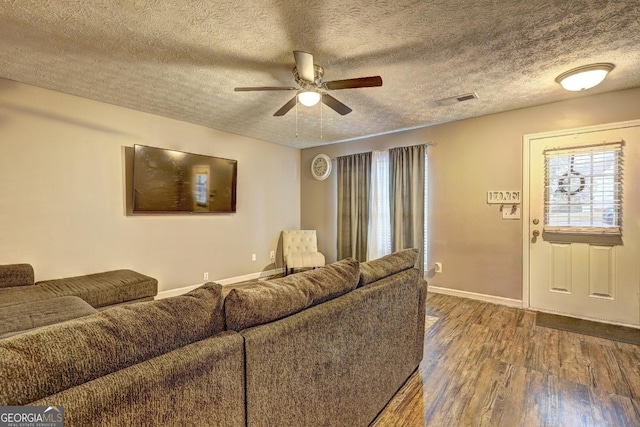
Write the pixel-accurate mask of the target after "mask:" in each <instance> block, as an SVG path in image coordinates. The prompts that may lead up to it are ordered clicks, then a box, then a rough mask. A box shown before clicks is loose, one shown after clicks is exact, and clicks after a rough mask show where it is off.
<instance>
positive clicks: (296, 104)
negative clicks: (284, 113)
mask: <svg viewBox="0 0 640 427" xmlns="http://www.w3.org/2000/svg"><path fill="white" fill-rule="evenodd" d="M297 137H298V97H297V96H296V138H297Z"/></svg>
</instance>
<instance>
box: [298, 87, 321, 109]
mask: <svg viewBox="0 0 640 427" xmlns="http://www.w3.org/2000/svg"><path fill="white" fill-rule="evenodd" d="M321 97H322V96H321V95H320V93H318V92H316V91H313V90H305V91H302V92H300V93H299V94H298V101H300V103H301V104H302V105H305V106H307V107H313V106H314V105H316V104H317V103H318V102H320V98H321Z"/></svg>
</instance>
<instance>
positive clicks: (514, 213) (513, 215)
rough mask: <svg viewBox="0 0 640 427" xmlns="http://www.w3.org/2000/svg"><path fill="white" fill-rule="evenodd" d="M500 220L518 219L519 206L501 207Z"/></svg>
mask: <svg viewBox="0 0 640 427" xmlns="http://www.w3.org/2000/svg"><path fill="white" fill-rule="evenodd" d="M502 219H520V206H518V205H503V206H502Z"/></svg>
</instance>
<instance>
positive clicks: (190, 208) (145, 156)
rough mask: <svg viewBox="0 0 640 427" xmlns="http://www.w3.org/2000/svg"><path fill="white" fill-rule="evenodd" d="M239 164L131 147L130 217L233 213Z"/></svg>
mask: <svg viewBox="0 0 640 427" xmlns="http://www.w3.org/2000/svg"><path fill="white" fill-rule="evenodd" d="M237 175H238V162H237V161H236V160H230V159H223V158H220V157H211V156H204V155H201V154H192V153H185V152H182V151H176V150H167V149H163V148H155V147H147V146H145V145H134V153H133V200H132V202H133V213H222V212H235V211H236V180H237Z"/></svg>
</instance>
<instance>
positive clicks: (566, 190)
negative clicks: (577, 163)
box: [558, 156, 586, 196]
mask: <svg viewBox="0 0 640 427" xmlns="http://www.w3.org/2000/svg"><path fill="white" fill-rule="evenodd" d="M574 178H579V179H580V185H579V186H578V185H577V184H576V185H575V186H574V187H572V185H573V181H574ZM585 183H586V180H585V179H584V175H582V174H581V173H580V172H578V171H577V170H575V169H573V156H571V166H570V167H569V172H565V173H563V174H562V175H560V178H558V192H560V193H563V194H566V195H568V196H575V195H576V194H578V193H580V192H582V190H584V186H585Z"/></svg>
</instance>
